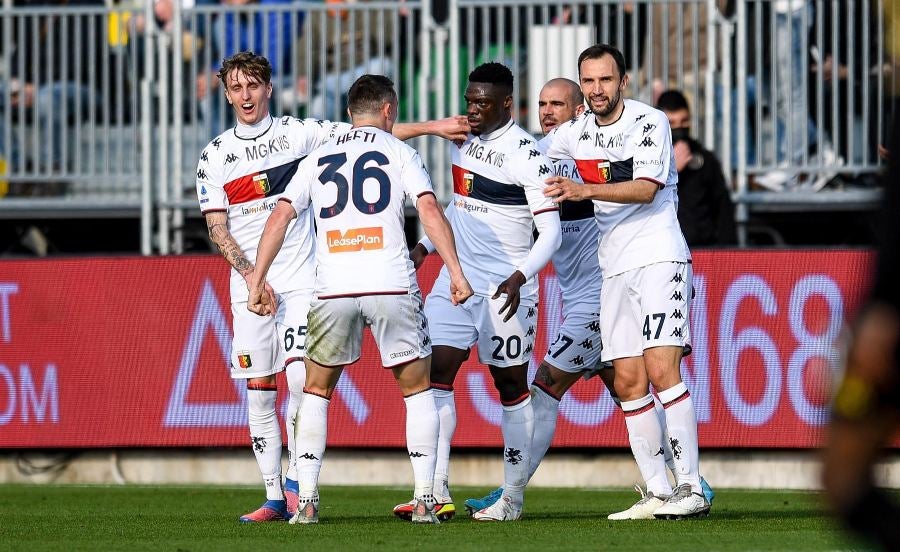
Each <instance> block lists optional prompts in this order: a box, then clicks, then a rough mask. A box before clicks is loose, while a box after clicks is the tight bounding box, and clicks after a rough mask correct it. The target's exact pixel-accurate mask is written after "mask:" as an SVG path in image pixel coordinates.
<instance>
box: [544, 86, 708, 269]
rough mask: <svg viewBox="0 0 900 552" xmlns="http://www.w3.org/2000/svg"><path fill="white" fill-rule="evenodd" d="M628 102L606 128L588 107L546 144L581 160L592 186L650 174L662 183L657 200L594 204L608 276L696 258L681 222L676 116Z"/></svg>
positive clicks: (557, 155) (556, 154)
mask: <svg viewBox="0 0 900 552" xmlns="http://www.w3.org/2000/svg"><path fill="white" fill-rule="evenodd" d="M623 101H624V102H625V110H624V111H623V112H622V116H621V117H620V118H619V119H618V120H617V121H616V122H614V123H611V124H609V125H604V126H599V125H598V124H597V120H596V118H595V117H594V114H593V113H591V112H589V111H587V112H585V113H583V114H582V115H581V116H579V117H576V118H575V119H572V120H571V121H569V122H567V123H563V124H561V125H559V126H558V127H556V128H555V129H553V131H552V132H551V133H550V134H548V135H547V136H546V137H545V138H544V139H543V140H541V144H540V145H541V148H542V149H543V150H544V151H546V153H547V155H548V156H549V157H551V158H553V159H565V158H569V159H574V160H575V164H576V165H577V167H578V172H579V174H580V175H581V178H582V180H583V181H584V182H585V183H586V184H601V185H602V184H608V183H615V182H626V181H629V180H637V179H642V180H649V181H650V182H653V183H655V184H656V185H658V186H659V188H660V189H659V191H657V192H656V197H654V199H653V201H652V202H651V203H649V204H642V203H628V204H623V203H612V202H607V201H595V202H594V209H595V214H596V217H597V224H598V225H599V227H600V247H599V255H600V269H601V270H602V271H603V276H604V277H610V276H615V275H616V274H621V273H623V272H626V271H628V270H632V269H635V268H639V267H642V266H647V265H650V264H653V263H658V262H663V261H679V262H686V261H688V260H690V258H691V257H690V252H689V251H688V247H687V243H686V242H685V241H684V236H683V235H682V234H681V226H679V224H678V216H677V212H678V192H677V184H678V172H677V171H676V169H675V153H674V151H673V149H672V134H671V131H670V129H669V121H668V119H666V116H665V114H664V113H663V112H662V111H659V110H658V109H654V108H652V107H650V106H649V105H647V104H644V103H641V102H638V101H634V100H623Z"/></svg>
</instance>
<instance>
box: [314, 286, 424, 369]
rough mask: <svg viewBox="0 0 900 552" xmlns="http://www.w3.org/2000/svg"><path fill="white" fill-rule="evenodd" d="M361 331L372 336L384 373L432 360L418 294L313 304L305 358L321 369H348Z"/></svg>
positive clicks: (359, 347) (359, 344)
mask: <svg viewBox="0 0 900 552" xmlns="http://www.w3.org/2000/svg"><path fill="white" fill-rule="evenodd" d="M364 326H368V327H369V328H370V329H371V330H372V336H373V337H374V338H375V344H376V345H377V346H378V351H379V353H381V364H382V366H384V367H385V368H393V367H394V366H399V365H401V364H405V363H407V362H410V361H413V360H417V359H420V358H425V357H427V356H429V355H431V339H430V338H429V337H428V323H427V321H426V320H425V312H424V310H423V304H422V294H421V293H419V292H418V291H416V292H412V293H404V294H402V295H363V296H360V297H335V298H329V299H314V300H313V302H312V305H311V306H310V309H309V335H308V336H307V341H306V343H307V350H306V353H307V356H308V357H309V358H310V359H311V360H313V361H315V362H317V363H318V364H321V365H323V366H346V365H348V364H353V363H354V362H356V361H357V360H359V356H360V352H361V350H362V341H363V327H364Z"/></svg>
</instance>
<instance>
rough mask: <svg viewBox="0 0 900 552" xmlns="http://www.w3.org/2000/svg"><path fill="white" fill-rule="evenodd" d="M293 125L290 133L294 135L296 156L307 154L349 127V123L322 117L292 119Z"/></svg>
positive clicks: (345, 131) (343, 132)
mask: <svg viewBox="0 0 900 552" xmlns="http://www.w3.org/2000/svg"><path fill="white" fill-rule="evenodd" d="M293 125H294V128H293V129H292V130H293V132H292V134H294V135H295V136H296V140H295V142H296V144H295V145H294V147H295V148H296V149H295V154H296V155H297V157H304V156H306V155H309V154H310V153H311V152H312V151H313V150H315V149H316V148H318V147H319V146H321V145H322V144H325V143H327V142H330V141H331V140H332V139H333V138H334V137H336V136H340V135H342V134H346V133H347V132H348V131H349V130H350V128H351V125H350V124H349V123H340V122H333V121H326V120H323V119H294V122H293Z"/></svg>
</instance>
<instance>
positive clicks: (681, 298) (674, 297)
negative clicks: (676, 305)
mask: <svg viewBox="0 0 900 552" xmlns="http://www.w3.org/2000/svg"><path fill="white" fill-rule="evenodd" d="M669 299H671V300H673V301H684V295H682V294H681V292H680V291H676V292H675V293H673V294H672V297H669Z"/></svg>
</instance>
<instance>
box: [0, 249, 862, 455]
mask: <svg viewBox="0 0 900 552" xmlns="http://www.w3.org/2000/svg"><path fill="white" fill-rule="evenodd" d="M870 262H871V256H870V255H869V254H867V253H864V252H859V251H768V252H766V251H756V252H754V251H705V252H698V253H696V254H695V255H694V286H695V289H696V297H695V299H694V303H693V312H692V313H691V323H692V325H691V332H692V335H693V346H694V353H693V354H692V355H691V356H690V357H689V358H688V359H686V360H685V362H684V364H683V373H684V376H685V380H686V381H687V383H688V386H689V387H690V389H691V394H692V396H693V398H694V405H695V407H696V409H697V418H698V422H699V427H700V443H701V446H704V447H790V448H796V447H813V446H816V445H818V444H819V443H821V440H822V435H823V431H822V429H823V425H824V423H825V422H826V421H827V409H826V404H827V401H828V396H829V390H830V382H831V380H832V374H833V371H834V370H836V369H837V366H838V364H839V352H838V348H837V345H836V343H837V341H838V338H839V336H840V334H841V332H842V329H843V327H844V325H845V323H846V321H847V320H848V319H849V318H850V317H851V316H852V314H853V313H854V312H855V310H856V309H857V308H858V307H859V305H860V302H861V299H862V297H863V293H864V289H865V285H866V284H865V282H866V275H867V274H868V267H869V264H870ZM439 267H440V265H439V262H438V261H437V260H436V259H434V258H432V259H429V262H428V263H427V264H426V265H425V267H423V269H422V271H421V273H420V282H421V284H422V288H423V291H426V292H427V291H428V290H430V288H431V286H432V283H433V281H434V279H435V277H436V275H437V271H438V269H439ZM541 287H542V289H541V307H540V317H541V321H540V324H539V327H538V329H539V331H538V340H537V343H536V347H535V361H534V362H532V366H531V370H532V372H533V371H534V370H535V368H536V366H537V363H538V362H539V361H540V359H541V358H542V356H543V354H544V352H545V351H546V349H547V344H548V337H549V338H552V337H553V335H554V334H555V331H556V328H557V327H558V325H559V316H560V315H559V312H560V304H559V292H558V286H557V283H556V278H555V275H554V273H553V271H552V268H548V269H546V270H545V271H544V272H543V273H542V274H541ZM230 343H231V323H230V309H229V303H228V272H227V270H226V266H225V263H224V262H223V261H222V260H221V258H219V257H215V256H187V257H164V258H109V259H72V260H34V261H4V262H0V447H4V448H55V447H107V446H141V447H145V446H146V447H156V446H179V447H183V446H242V445H245V444H246V442H247V435H248V430H247V424H246V418H247V414H246V402H245V401H246V399H245V392H244V390H243V388H242V386H241V385H240V384H239V383H235V382H233V381H232V380H231V379H230V378H229V375H228V374H229V372H228V367H227V363H228V351H229V347H230ZM471 358H473V359H475V358H477V356H476V355H474V354H473V355H472V356H471ZM280 384H281V387H282V391H281V392H280V395H279V409H280V411H281V412H282V413H283V412H284V408H285V406H286V402H287V401H286V393H285V392H284V390H283V388H284V381H283V379H281V380H280ZM456 402H457V412H458V415H459V423H458V426H457V427H458V428H457V432H456V437H455V440H454V443H455V444H456V445H459V446H499V445H500V444H501V435H500V428H499V420H500V405H499V402H498V400H497V396H496V393H495V392H494V390H493V389H492V385H491V380H490V375H489V373H488V372H487V370H485V369H484V368H483V367H481V366H478V365H477V362H476V361H473V360H470V361H468V362H467V363H466V365H465V366H464V367H463V369H462V370H461V371H460V375H459V377H458V378H457V382H456ZM403 413H404V406H403V401H402V399H401V397H400V393H399V391H398V389H397V388H396V384H395V383H394V381H393V378H392V377H391V374H390V372H388V371H386V370H384V369H382V368H381V367H380V366H379V361H378V356H377V353H376V351H375V349H374V343H373V342H372V340H371V338H370V337H367V340H366V343H365V345H364V354H363V358H362V359H361V360H360V362H358V363H357V364H355V365H353V366H351V367H349V368H348V369H347V370H346V371H345V372H344V376H343V378H342V383H341V385H340V386H339V388H338V391H337V393H336V398H335V400H333V401H332V405H331V410H330V414H329V416H330V417H329V426H330V429H329V436H328V441H329V444H330V445H332V446H352V447H370V446H372V447H394V446H397V447H400V446H403V445H404V426H403V423H402V422H401V420H402V419H403V418H402V416H403ZM554 445H556V446H565V447H626V446H627V439H626V435H625V430H624V423H623V420H622V415H621V413H620V412H618V411H617V410H616V408H614V405H613V403H612V401H611V400H610V398H609V396H608V394H607V393H606V391H605V390H603V389H602V384H601V383H600V381H599V380H598V379H597V378H595V379H592V380H590V381H587V382H579V383H578V384H577V385H576V386H575V387H574V388H573V389H572V391H571V392H570V393H569V395H567V397H566V398H565V399H564V400H563V403H562V404H561V411H560V418H559V424H558V429H557V434H556V438H555V440H554Z"/></svg>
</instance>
